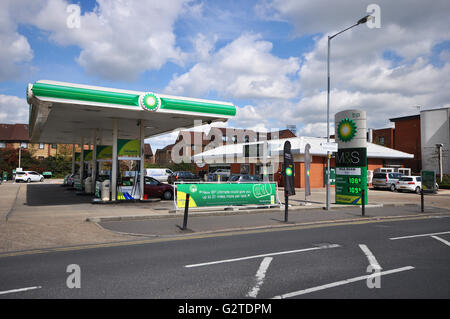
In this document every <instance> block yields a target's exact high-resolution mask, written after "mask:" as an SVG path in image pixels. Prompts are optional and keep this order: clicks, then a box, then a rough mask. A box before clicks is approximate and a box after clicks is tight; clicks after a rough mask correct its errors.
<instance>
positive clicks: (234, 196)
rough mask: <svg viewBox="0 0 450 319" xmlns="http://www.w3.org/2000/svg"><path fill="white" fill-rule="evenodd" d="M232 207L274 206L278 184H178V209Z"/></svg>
mask: <svg viewBox="0 0 450 319" xmlns="http://www.w3.org/2000/svg"><path fill="white" fill-rule="evenodd" d="M186 194H189V195H190V200H189V207H204V206H231V205H252V204H253V205H255V204H257V205H273V204H276V203H277V187H276V183H233V184H232V183H226V184H218V183H199V184H177V185H176V205H177V208H183V207H185V203H186Z"/></svg>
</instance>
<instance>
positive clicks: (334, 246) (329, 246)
mask: <svg viewBox="0 0 450 319" xmlns="http://www.w3.org/2000/svg"><path fill="white" fill-rule="evenodd" d="M336 247H340V246H339V245H337V244H331V245H323V246H318V247H311V248H304V249H297V250H288V251H280V252H275V253H268V254H263V255H255V256H247V257H241V258H233V259H224V260H217V261H210V262H206V263H201V264H193V265H186V266H184V267H186V268H192V267H201V266H209V265H216V264H223V263H231V262H234V261H241V260H248V259H255V258H264V257H271V256H278V255H286V254H295V253H302V252H306V251H313V250H320V249H328V248H336Z"/></svg>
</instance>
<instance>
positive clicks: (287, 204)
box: [284, 191, 289, 223]
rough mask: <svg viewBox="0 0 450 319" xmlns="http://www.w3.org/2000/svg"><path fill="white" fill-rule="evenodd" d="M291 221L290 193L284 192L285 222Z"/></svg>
mask: <svg viewBox="0 0 450 319" xmlns="http://www.w3.org/2000/svg"><path fill="white" fill-rule="evenodd" d="M288 221H289V195H288V192H287V191H285V192H284V222H285V223H287V222H288Z"/></svg>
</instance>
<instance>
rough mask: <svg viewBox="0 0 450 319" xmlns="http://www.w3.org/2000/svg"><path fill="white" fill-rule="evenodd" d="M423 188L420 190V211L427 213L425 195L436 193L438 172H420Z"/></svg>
mask: <svg viewBox="0 0 450 319" xmlns="http://www.w3.org/2000/svg"><path fill="white" fill-rule="evenodd" d="M420 176H421V183H422V187H421V188H420V211H421V212H422V213H423V212H424V211H425V199H424V196H423V195H424V193H433V192H435V191H436V172H435V171H425V170H422V171H420Z"/></svg>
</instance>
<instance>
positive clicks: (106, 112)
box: [27, 80, 236, 144]
mask: <svg viewBox="0 0 450 319" xmlns="http://www.w3.org/2000/svg"><path fill="white" fill-rule="evenodd" d="M27 101H28V103H29V105H30V119H29V135H30V140H31V142H34V143H36V142H42V143H54V144H56V143H61V144H71V143H80V139H81V137H83V138H84V140H85V142H86V143H89V140H90V138H91V137H92V134H93V133H92V132H93V131H94V130H95V129H97V133H96V136H97V137H98V138H99V139H100V140H101V143H102V144H111V143H112V128H113V124H112V123H113V120H114V119H117V121H118V128H119V132H118V136H119V138H128V139H133V138H139V132H140V131H139V125H138V124H139V120H142V121H143V125H144V126H145V132H144V135H145V138H148V137H151V136H156V135H159V134H163V133H167V132H171V131H173V130H175V129H181V128H189V127H193V126H194V120H199V121H201V123H202V124H207V123H211V122H216V121H222V122H225V121H227V120H228V119H230V118H232V117H233V116H235V115H236V107H235V106H234V105H233V104H232V103H228V102H220V101H212V100H203V99H194V98H187V97H179V96H170V95H165V94H157V93H153V92H140V91H129V90H119V89H112V88H105V87H96V86H89V85H80V84H73V83H65V82H55V81H46V80H45V81H37V82H36V83H34V84H29V85H28V89H27ZM196 124H197V123H196Z"/></svg>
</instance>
